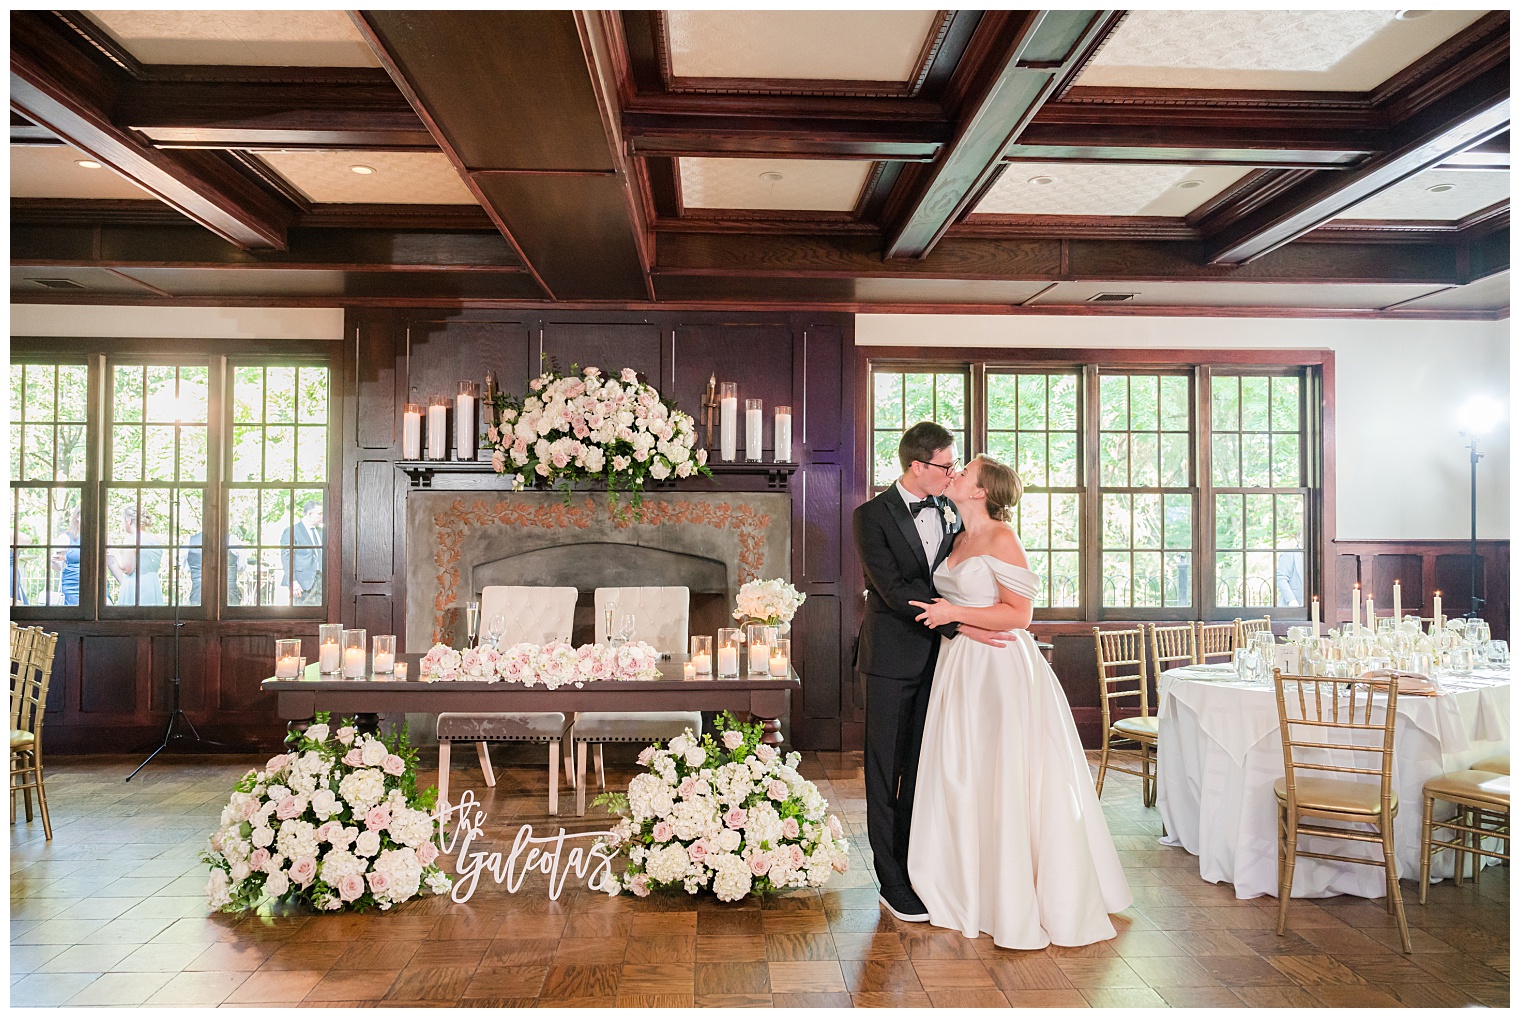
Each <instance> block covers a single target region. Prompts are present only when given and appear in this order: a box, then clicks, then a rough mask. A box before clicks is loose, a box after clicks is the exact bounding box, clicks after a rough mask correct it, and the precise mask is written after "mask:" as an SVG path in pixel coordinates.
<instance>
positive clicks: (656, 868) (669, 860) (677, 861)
mask: <svg viewBox="0 0 1520 1018" xmlns="http://www.w3.org/2000/svg"><path fill="white" fill-rule="evenodd" d="M690 865H691V859H690V857H688V856H687V854H686V849H685V847H683V846H682V845H679V844H676V843H675V842H671V843H670V844H668V845H665V846H664V847H662V848H656V849H654V850H653V851H651V852H650V853H649V857H648V860H647V861H646V862H645V864H644V872H645V873H648V874H649V879H650V880H653V881H654V882H656V883H660V884H667V883H670V882H672V881H675V880H680V879H681V878H682V877H683V876H685V874H686V870H687V867H688V866H690Z"/></svg>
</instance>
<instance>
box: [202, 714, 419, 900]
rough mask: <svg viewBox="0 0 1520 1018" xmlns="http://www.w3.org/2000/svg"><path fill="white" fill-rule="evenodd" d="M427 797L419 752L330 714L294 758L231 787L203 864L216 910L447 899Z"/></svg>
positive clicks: (286, 756) (398, 737)
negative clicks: (269, 903) (420, 783)
mask: <svg viewBox="0 0 1520 1018" xmlns="http://www.w3.org/2000/svg"><path fill="white" fill-rule="evenodd" d="M436 794H437V792H436V790H435V789H432V788H429V789H427V790H426V791H424V792H422V793H418V791H417V752H416V750H415V749H413V748H412V746H411V745H410V744H409V743H408V741H407V736H406V732H405V731H404V730H403V731H401V732H398V733H396V734H394V735H392V736H390V737H389V738H388V739H379V738H376V737H375V736H373V735H369V734H366V733H362V732H359V731H358V730H357V729H356V728H355V727H354V725H353V723H352V722H347V723H345V724H343V725H342V726H341V727H339V728H338V729H337V730H336V731H333V730H332V728H331V726H330V725H329V724H328V715H327V714H326V713H321V714H318V715H317V717H316V724H313V725H312V726H311V727H309V728H307V729H306V731H305V732H304V733H302V735H301V737H300V739H299V741H297V743H296V744H295V746H294V747H292V750H291V752H289V753H281V754H279V755H278V756H275V757H271V758H270V760H269V761H268V762H267V763H266V764H264V766H263V767H262V768H260V769H258V770H252V771H249V772H248V773H247V774H245V775H243V777H242V779H241V780H239V781H238V783H237V784H236V785H234V786H233V791H232V797H231V799H230V800H229V801H228V803H227V805H226V806H225V807H224V808H223V809H222V817H221V826H220V827H219V829H218V830H217V832H216V833H215V834H213V835H212V836H211V844H210V846H209V850H208V851H206V852H203V853H201V858H202V859H203V860H204V861H205V862H207V863H208V864H210V866H211V879H210V881H209V882H208V883H207V885H206V895H207V897H208V899H209V901H210V904H211V907H212V908H217V909H222V910H223V911H227V912H239V911H243V910H245V909H250V908H254V907H256V906H258V905H259V904H260V903H261V902H263V901H265V900H266V899H272V900H279V899H287V900H292V901H301V902H304V903H306V904H308V905H310V906H311V907H313V908H316V909H321V910H324V911H337V910H340V909H358V910H363V909H366V908H369V907H372V906H378V907H379V908H381V909H388V908H390V907H391V906H393V905H399V904H401V903H402V902H404V901H407V900H409V899H411V898H414V897H416V896H417V895H418V894H420V893H422V892H423V890H427V891H428V892H430V893H432V894H443V893H444V892H445V891H447V890H448V889H449V877H448V875H447V874H445V873H444V872H443V871H442V870H441V869H439V868H438V866H437V861H438V854H439V853H438V846H437V845H436V844H434V839H435V836H436V835H437V833H438V824H437V820H436V819H435V817H434V816H433V813H432V807H433V798H434V796H435V795H436Z"/></svg>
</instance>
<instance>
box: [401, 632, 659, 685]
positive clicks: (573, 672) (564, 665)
mask: <svg viewBox="0 0 1520 1018" xmlns="http://www.w3.org/2000/svg"><path fill="white" fill-rule="evenodd" d="M420 671H421V674H422V678H423V679H424V680H425V681H429V682H451V681H456V680H460V679H466V680H471V679H473V680H476V681H482V682H517V683H521V684H522V685H524V686H535V685H542V686H544V687H546V688H548V689H558V688H559V687H560V686H562V685H564V684H565V683H567V682H598V681H619V682H630V681H636V680H647V679H657V678H659V677H660V652H659V651H657V650H655V649H654V648H653V647H651V646H650V645H649V644H647V643H642V642H641V643H626V644H623V645H622V646H621V647H608V646H604V645H602V644H599V643H588V644H586V645H585V646H583V647H572V646H570V645H569V644H568V643H546V644H543V645H542V646H540V645H539V644H536V643H519V644H516V645H514V646H511V647H507V648H506V649H504V650H497V649H496V648H494V647H491V646H483V647H472V648H470V649H469V650H466V651H464V652H463V653H461V652H459V651H457V650H454V649H453V648H451V647H448V646H445V645H444V644H441V643H436V644H434V645H433V649H432V650H430V651H428V652H427V653H426V654H425V655H423V658H422V664H421V666H420Z"/></svg>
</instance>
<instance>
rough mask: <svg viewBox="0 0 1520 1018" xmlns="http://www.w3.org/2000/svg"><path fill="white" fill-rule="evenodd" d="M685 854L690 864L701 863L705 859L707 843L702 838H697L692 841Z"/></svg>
mask: <svg viewBox="0 0 1520 1018" xmlns="http://www.w3.org/2000/svg"><path fill="white" fill-rule="evenodd" d="M686 854H687V855H689V856H691V861H692V862H701V861H702V860H703V859H706V858H707V841H706V840H705V839H703V838H698V839H697V840H696V841H693V842H692V843H691V845H690V847H688V848H687V849H686Z"/></svg>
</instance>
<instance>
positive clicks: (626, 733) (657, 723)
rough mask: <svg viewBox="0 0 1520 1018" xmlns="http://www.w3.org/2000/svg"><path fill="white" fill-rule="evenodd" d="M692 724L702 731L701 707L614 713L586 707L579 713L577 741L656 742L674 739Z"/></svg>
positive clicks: (692, 727)
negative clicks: (657, 740)
mask: <svg viewBox="0 0 1520 1018" xmlns="http://www.w3.org/2000/svg"><path fill="white" fill-rule="evenodd" d="M688 728H690V729H691V732H692V734H693V735H701V734H702V714H701V712H700V711H651V712H649V713H645V714H613V713H606V712H603V711H586V712H583V713H581V714H577V715H576V716H575V741H576V742H653V741H654V740H656V739H663V740H668V739H674V738H675V737H676V736H677V735H680V734H681V733H682V732H684V731H686V729H688Z"/></svg>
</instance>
